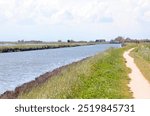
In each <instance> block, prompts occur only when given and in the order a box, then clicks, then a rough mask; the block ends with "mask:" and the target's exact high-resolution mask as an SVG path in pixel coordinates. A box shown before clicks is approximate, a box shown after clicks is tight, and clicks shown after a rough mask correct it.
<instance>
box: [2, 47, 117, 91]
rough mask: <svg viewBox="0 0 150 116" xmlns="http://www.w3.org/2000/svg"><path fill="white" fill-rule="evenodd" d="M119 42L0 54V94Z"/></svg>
mask: <svg viewBox="0 0 150 116" xmlns="http://www.w3.org/2000/svg"><path fill="white" fill-rule="evenodd" d="M110 47H120V44H102V45H91V46H80V47H70V48H59V49H47V50H38V51H26V52H15V53H1V54H0V94H1V93H3V92H5V91H6V90H14V89H15V87H16V86H19V85H21V84H23V83H25V82H29V81H31V80H34V79H35V78H36V77H38V76H39V75H41V74H43V73H45V72H47V71H52V70H54V69H55V68H58V67H60V66H63V65H66V64H69V63H72V62H74V61H78V60H81V59H83V58H86V57H89V56H92V55H95V54H96V53H98V52H102V51H104V50H106V49H108V48H110Z"/></svg>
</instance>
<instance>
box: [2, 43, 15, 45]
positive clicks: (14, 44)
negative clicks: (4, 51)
mask: <svg viewBox="0 0 150 116" xmlns="http://www.w3.org/2000/svg"><path fill="white" fill-rule="evenodd" d="M15 45H16V44H9V43H5V44H0V46H15Z"/></svg>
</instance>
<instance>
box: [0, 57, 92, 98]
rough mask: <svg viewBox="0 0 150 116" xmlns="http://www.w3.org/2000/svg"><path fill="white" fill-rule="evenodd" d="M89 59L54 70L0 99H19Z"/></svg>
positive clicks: (7, 92) (8, 92)
mask: <svg viewBox="0 0 150 116" xmlns="http://www.w3.org/2000/svg"><path fill="white" fill-rule="evenodd" d="M88 58H90V57H87V58H84V59H82V60H80V61H77V62H73V63H71V64H68V65H65V66H62V67H60V68H57V69H54V70H53V71H51V72H47V73H45V74H43V75H41V76H39V77H37V78H35V80H32V81H30V82H27V83H24V84H22V85H21V86H18V87H16V88H15V90H14V91H6V92H4V93H3V94H1V95H0V99H17V97H18V95H20V94H21V93H25V92H29V91H31V90H32V88H33V87H37V86H39V85H41V84H43V83H45V82H46V81H47V80H48V79H50V78H52V77H53V76H55V75H58V74H60V73H61V71H62V70H63V69H64V68H67V67H69V66H70V65H74V64H77V63H80V62H82V61H84V60H86V59H88Z"/></svg>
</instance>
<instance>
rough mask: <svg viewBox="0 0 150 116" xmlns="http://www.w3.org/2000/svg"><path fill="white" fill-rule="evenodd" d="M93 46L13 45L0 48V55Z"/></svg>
mask: <svg viewBox="0 0 150 116" xmlns="http://www.w3.org/2000/svg"><path fill="white" fill-rule="evenodd" d="M93 44H95V43H90V42H89V43H88V42H87V43H65V42H55V43H44V44H14V45H13V46H0V53H4V52H19V51H30V50H42V49H53V48H62V47H75V46H84V45H93Z"/></svg>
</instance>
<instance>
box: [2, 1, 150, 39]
mask: <svg viewBox="0 0 150 116" xmlns="http://www.w3.org/2000/svg"><path fill="white" fill-rule="evenodd" d="M116 36H124V37H131V38H150V0H0V41H17V40H22V39H24V40H43V41H57V40H64V41H65V40H67V39H74V40H95V39H99V38H104V39H107V40H110V39H113V38H115V37H116Z"/></svg>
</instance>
